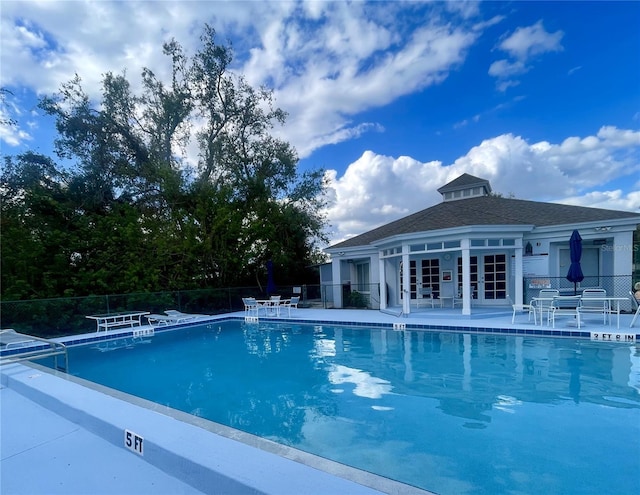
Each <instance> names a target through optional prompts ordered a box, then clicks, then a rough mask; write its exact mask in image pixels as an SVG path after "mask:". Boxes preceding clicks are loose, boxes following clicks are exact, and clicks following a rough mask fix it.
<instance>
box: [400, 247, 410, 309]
mask: <svg viewBox="0 0 640 495" xmlns="http://www.w3.org/2000/svg"><path fill="white" fill-rule="evenodd" d="M410 277H411V270H410V267H409V246H407V245H405V246H402V287H401V288H400V290H401V291H402V312H403V313H404V314H405V315H408V314H409V313H411V292H410V290H409V287H410Z"/></svg>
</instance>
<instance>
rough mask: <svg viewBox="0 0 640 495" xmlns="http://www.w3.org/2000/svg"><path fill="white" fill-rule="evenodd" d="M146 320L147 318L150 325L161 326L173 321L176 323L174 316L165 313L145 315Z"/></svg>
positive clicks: (170, 323)
mask: <svg viewBox="0 0 640 495" xmlns="http://www.w3.org/2000/svg"><path fill="white" fill-rule="evenodd" d="M146 318H147V320H149V325H151V326H152V327H162V326H166V325H172V324H174V323H177V322H176V320H175V318H172V317H171V316H167V315H154V314H151V315H147V316H146Z"/></svg>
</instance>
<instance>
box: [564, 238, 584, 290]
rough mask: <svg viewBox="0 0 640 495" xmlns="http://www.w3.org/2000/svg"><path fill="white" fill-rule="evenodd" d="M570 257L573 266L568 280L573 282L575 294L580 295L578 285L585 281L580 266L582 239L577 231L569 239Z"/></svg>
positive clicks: (570, 268) (570, 267)
mask: <svg viewBox="0 0 640 495" xmlns="http://www.w3.org/2000/svg"><path fill="white" fill-rule="evenodd" d="M569 257H570V258H571V265H570V266H569V271H568V272H567V280H568V281H569V282H573V293H574V294H577V293H578V288H577V283H578V282H582V281H583V280H584V275H583V274H582V267H581V266H580V258H581V257H582V237H580V233H579V232H578V231H577V230H574V231H573V233H572V234H571V239H569Z"/></svg>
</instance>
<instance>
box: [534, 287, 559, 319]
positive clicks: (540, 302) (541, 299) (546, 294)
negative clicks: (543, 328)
mask: <svg viewBox="0 0 640 495" xmlns="http://www.w3.org/2000/svg"><path fill="white" fill-rule="evenodd" d="M559 295H560V291H559V290H557V289H541V290H540V292H539V293H538V297H536V298H534V299H533V300H532V302H531V303H530V304H533V305H534V306H535V307H536V309H537V310H538V315H539V318H540V325H542V324H543V323H544V314H545V313H547V325H548V324H549V322H550V318H549V310H550V309H551V305H552V303H553V298H554V297H556V296H559Z"/></svg>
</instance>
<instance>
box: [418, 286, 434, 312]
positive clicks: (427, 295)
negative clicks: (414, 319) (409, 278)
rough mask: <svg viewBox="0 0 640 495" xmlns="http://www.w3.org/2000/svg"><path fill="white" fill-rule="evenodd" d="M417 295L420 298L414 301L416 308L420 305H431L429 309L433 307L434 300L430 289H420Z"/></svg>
mask: <svg viewBox="0 0 640 495" xmlns="http://www.w3.org/2000/svg"><path fill="white" fill-rule="evenodd" d="M418 294H420V295H421V296H422V297H421V298H417V299H416V307H417V308H419V307H420V304H421V303H425V304H431V307H432V308H434V307H435V302H436V300H435V299H434V298H433V289H432V288H431V287H421V288H420V289H418Z"/></svg>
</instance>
